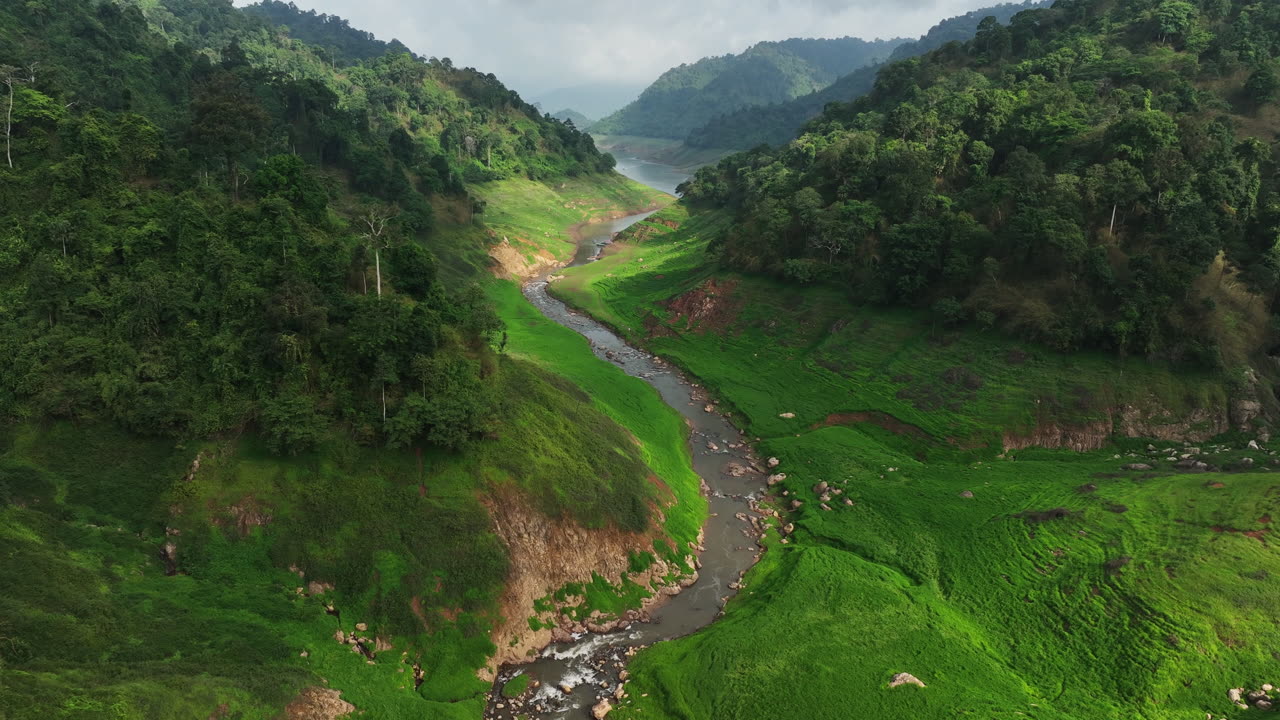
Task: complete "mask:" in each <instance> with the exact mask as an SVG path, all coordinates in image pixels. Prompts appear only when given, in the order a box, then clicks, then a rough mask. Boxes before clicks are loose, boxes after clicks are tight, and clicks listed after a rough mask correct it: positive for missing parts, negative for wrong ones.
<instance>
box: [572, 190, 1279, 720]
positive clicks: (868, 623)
mask: <svg viewBox="0 0 1280 720" xmlns="http://www.w3.org/2000/svg"><path fill="white" fill-rule="evenodd" d="M723 224H724V220H723V218H720V217H717V216H715V215H695V216H693V217H689V216H688V213H687V212H686V211H685V209H684V208H682V207H675V208H672V209H670V210H668V211H664V212H663V213H659V214H658V215H656V216H654V217H652V218H650V220H649V221H647V222H646V223H644V224H642V225H640V226H637V227H636V228H635V229H633V231H631V232H629V233H628V236H629V240H628V241H627V242H625V243H619V244H617V245H615V246H613V247H612V248H610V253H609V256H608V257H606V258H605V259H603V260H601V261H600V262H598V263H594V264H592V265H589V266H586V267H582V268H575V269H572V270H570V271H569V272H568V273H567V275H568V277H567V278H566V279H565V280H563V281H560V282H558V283H556V284H555V285H553V290H554V291H555V292H556V294H557V295H558V296H560V297H562V298H564V299H566V300H567V301H569V302H571V303H573V304H576V305H577V306H578V307H580V308H583V309H585V310H586V311H588V312H590V313H591V314H592V315H594V316H596V317H597V318H600V319H603V320H605V321H606V322H608V323H610V324H611V325H613V326H614V327H615V328H616V329H618V330H619V331H620V332H621V333H623V334H624V335H625V336H626V337H628V338H630V340H631V341H632V342H633V343H636V344H638V345H641V346H643V347H646V348H647V349H649V350H651V351H653V352H656V353H658V354H660V355H662V356H663V357H665V358H668V359H669V360H672V361H674V362H676V363H677V364H679V365H681V366H683V367H685V368H686V369H688V370H689V371H690V372H691V373H692V374H693V375H695V376H697V377H698V378H700V379H701V380H702V381H704V382H705V384H706V385H707V387H708V388H709V389H711V390H712V391H713V392H715V393H716V394H717V395H718V396H719V398H720V399H721V401H722V402H721V408H723V409H725V410H728V411H732V413H733V417H734V418H735V421H736V422H738V423H739V424H740V425H741V426H742V427H743V428H744V429H745V430H746V431H747V434H749V435H752V436H756V437H758V438H760V450H761V452H762V454H766V455H772V456H775V457H776V458H778V459H779V461H780V464H779V466H778V469H777V472H778V473H781V474H784V475H785V477H780V476H775V478H774V482H775V483H776V484H775V487H774V492H775V497H776V503H777V506H778V507H779V509H781V510H783V511H784V519H783V520H782V521H781V522H780V523H779V525H781V526H783V527H781V528H779V529H778V531H777V532H775V533H772V534H771V535H770V540H769V543H770V549H769V551H768V552H767V553H766V554H765V557H764V559H763V561H762V562H761V563H760V564H759V565H758V566H757V567H756V568H755V569H754V570H753V571H752V572H751V573H749V574H748V575H747V577H746V580H745V583H744V584H745V590H744V592H743V593H742V594H741V595H739V596H738V598H737V599H735V600H734V601H733V602H731V603H730V605H729V606H728V608H727V614H726V616H725V617H724V618H723V619H722V620H720V621H718V622H717V623H715V624H714V625H712V626H710V627H709V628H707V629H705V630H703V631H701V632H699V633H696V634H695V635H693V636H690V637H687V638H684V639H681V640H677V641H674V642H669V643H663V644H660V645H657V646H655V647H653V648H651V649H649V650H646V651H644V652H642V653H641V654H640V655H639V656H637V657H636V658H635V660H634V661H633V663H632V665H631V673H632V680H631V682H630V683H629V684H628V686H627V692H628V698H627V700H626V701H625V702H624V703H623V704H622V706H621V707H619V708H618V709H617V710H615V711H614V714H613V715H611V716H610V717H619V718H688V719H692V718H707V719H712V718H716V719H718V718H743V717H763V716H767V717H773V718H796V719H797V720H798V719H800V718H805V719H806V720H809V719H813V718H832V719H833V720H834V719H836V718H850V717H868V718H883V719H886V720H888V719H890V718H904V719H905V718H912V719H913V720H916V719H922V718H955V717H981V718H1016V717H1036V718H1046V719H1048V718H1064V719H1065V718H1119V717H1143V718H1170V719H1172V718H1187V717H1205V715H1206V713H1211V714H1212V715H1213V716H1214V717H1223V716H1224V715H1229V716H1230V717H1237V716H1240V715H1241V711H1240V710H1239V709H1237V708H1236V707H1235V706H1234V705H1233V703H1232V702H1231V701H1230V700H1229V699H1228V693H1227V691H1228V690H1229V689H1230V688H1245V689H1246V691H1248V690H1253V689H1257V688H1258V687H1260V686H1261V685H1262V684H1264V683H1275V682H1277V679H1278V678H1280V664H1278V663H1277V659H1276V656H1275V654H1274V652H1273V649H1274V648H1275V647H1276V643H1277V641H1280V630H1277V627H1276V625H1275V623H1274V615H1275V608H1276V603H1275V598H1276V597H1277V592H1280V575H1278V573H1280V553H1277V552H1276V550H1275V547H1274V544H1273V543H1272V538H1271V528H1272V518H1273V517H1280V496H1278V495H1277V492H1276V486H1277V483H1276V475H1275V474H1274V473H1272V472H1271V468H1274V467H1277V466H1280V460H1277V459H1276V458H1275V457H1274V453H1273V452H1269V451H1268V450H1267V447H1266V445H1265V444H1264V445H1263V446H1261V448H1259V449H1254V448H1252V447H1249V446H1247V440H1248V438H1247V437H1245V436H1243V435H1240V434H1239V433H1237V432H1234V431H1232V430H1231V428H1230V424H1229V423H1228V422H1227V421H1225V420H1224V419H1223V418H1221V417H1219V416H1218V415H1217V414H1215V412H1217V413H1219V414H1221V413H1225V408H1226V407H1227V406H1228V399H1227V398H1228V393H1227V390H1226V385H1227V383H1228V379H1227V378H1225V377H1218V376H1213V375H1188V374H1182V373H1177V372H1174V371H1172V370H1170V369H1167V368H1161V367H1157V366H1152V365H1147V364H1144V363H1141V362H1134V361H1126V362H1122V361H1119V360H1116V359H1115V358H1111V357H1106V356H1100V355H1099V356H1092V355H1074V356H1061V355H1057V354H1054V353H1052V352H1050V351H1048V350H1045V349H1043V348H1038V347H1033V346H1028V345H1025V344H1022V343H1017V342H1014V341H1011V340H1009V339H1007V338H1004V337H1001V336H999V335H997V334H995V333H977V332H972V331H944V330H940V329H938V328H934V327H932V326H930V325H929V324H928V323H927V322H925V321H922V320H921V318H919V317H917V316H915V315H912V314H910V313H904V312H881V311H877V310H870V309H865V308H857V307H853V306H850V305H848V304H847V303H846V302H845V301H844V300H843V299H842V298H841V297H839V296H838V295H836V294H834V293H832V292H830V291H825V290H804V289H797V288H794V287H784V286H781V285H778V284H775V283H772V282H769V281H765V280H761V279H758V278H750V277H743V276H738V275H733V274H729V273H723V272H720V271H718V270H716V267H715V264H714V261H713V257H709V256H708V255H707V245H708V241H709V240H711V239H712V238H714V237H715V234H716V233H717V232H719V231H720V229H721V228H722V226H723ZM1120 408H1130V411H1129V415H1126V416H1124V417H1122V413H1121V412H1120V411H1119V409H1120ZM1133 408H1140V409H1142V412H1135V411H1133V410H1132V409H1133ZM1215 409H1216V410H1215ZM1139 416H1141V417H1139ZM1113 429H1116V430H1125V431H1126V432H1132V433H1133V434H1139V435H1148V436H1151V437H1155V436H1164V437H1170V438H1171V437H1174V436H1175V435H1183V436H1189V437H1195V438H1198V439H1201V440H1205V442H1198V443H1196V445H1197V446H1198V447H1190V446H1188V445H1187V444H1185V443H1182V442H1172V441H1160V440H1151V441H1148V440H1146V439H1134V440H1121V441H1118V442H1119V444H1113V443H1112V442H1111V441H1109V440H1107V437H1108V436H1109V435H1110V433H1111V431H1112V430H1113ZM1210 436H1215V437H1214V438H1213V439H1212V440H1209V437H1210ZM1034 442H1042V443H1049V444H1056V445H1061V446H1066V447H1071V446H1078V447H1080V448H1081V449H1085V450H1087V452H1083V453H1079V452H1074V451H1072V450H1067V449H1059V450H1042V449H1018V448H1023V447H1026V446H1027V445H1029V444H1032V443H1034ZM1104 444H1105V447H1103V445H1104ZM1184 455H1185V456H1190V457H1189V459H1188V460H1187V461H1182V460H1181V458H1182V457H1183V456H1184ZM1180 462H1181V463H1182V464H1183V465H1190V466H1191V468H1190V470H1187V469H1183V468H1179V467H1178V463H1180ZM1195 462H1203V463H1204V464H1205V465H1207V466H1208V467H1207V468H1204V467H1195V466H1194V465H1193V463H1195ZM1126 466H1131V469H1126ZM1203 470H1207V471H1203ZM899 673H910V674H911V675H913V676H915V677H916V678H918V679H919V680H920V681H921V682H922V683H923V684H924V686H925V687H918V686H916V685H913V684H907V685H904V686H901V687H896V688H892V689H891V688H890V684H891V680H893V679H894V678H895V676H897V675H898V674H899ZM1251 712H1256V711H1251Z"/></svg>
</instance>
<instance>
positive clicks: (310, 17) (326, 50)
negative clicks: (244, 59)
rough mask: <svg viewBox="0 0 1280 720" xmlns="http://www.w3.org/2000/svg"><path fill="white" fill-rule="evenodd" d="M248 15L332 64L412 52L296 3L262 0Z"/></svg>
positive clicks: (249, 6) (247, 11) (393, 42)
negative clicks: (285, 32)
mask: <svg viewBox="0 0 1280 720" xmlns="http://www.w3.org/2000/svg"><path fill="white" fill-rule="evenodd" d="M244 12H245V13H247V14H249V15H252V16H257V17H260V18H262V19H263V20H265V21H266V22H267V23H268V24H270V25H274V26H276V27H282V28H286V29H287V30H288V31H289V36H290V37H293V38H296V39H298V40H301V41H303V42H305V43H307V44H308V45H311V46H312V47H313V48H315V50H314V52H317V53H318V54H320V55H321V56H322V57H324V56H328V57H329V59H330V61H331V64H335V65H336V64H341V65H349V64H351V63H352V62H355V61H358V60H371V59H373V58H376V57H380V56H382V55H385V54H387V53H388V52H392V53H402V52H409V48H407V47H405V46H404V44H403V43H401V42H400V41H399V40H392V41H390V42H383V41H381V40H379V39H378V38H376V37H374V35H373V33H371V32H368V31H366V30H360V29H358V28H353V27H351V25H350V23H348V22H347V21H346V19H345V18H341V17H338V16H337V15H326V14H325V13H317V12H316V11H315V10H305V11H304V10H301V9H300V8H299V7H298V6H297V5H296V4H294V3H292V2H288V3H283V2H279V0H260V2H257V3H254V4H253V5H248V6H246V7H245V8H244Z"/></svg>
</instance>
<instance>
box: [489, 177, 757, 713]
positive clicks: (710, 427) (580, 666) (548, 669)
mask: <svg viewBox="0 0 1280 720" xmlns="http://www.w3.org/2000/svg"><path fill="white" fill-rule="evenodd" d="M618 169H619V171H620V172H622V173H623V174H625V175H627V176H628V177H631V178H633V179H635V180H637V181H639V182H642V183H645V184H647V185H650V186H651V187H655V188H657V189H659V190H664V191H666V192H673V191H674V190H675V187H676V185H678V184H679V183H680V182H683V180H684V179H685V178H687V176H686V175H682V174H681V173H680V172H679V171H678V170H676V169H674V168H669V167H667V166H662V165H655V164H654V163H648V162H643V161H638V160H637V161H619V165H618ZM650 214H651V213H642V214H639V215H632V216H630V217H627V218H622V219H621V220H615V221H613V222H609V223H601V224H598V225H593V226H589V227H587V228H585V230H584V232H583V233H582V241H581V245H580V247H579V252H578V253H577V255H576V256H575V258H574V261H573V263H571V264H572V265H581V264H585V263H588V262H594V260H595V258H596V256H597V255H598V254H599V253H600V251H601V249H602V248H603V247H604V246H605V245H607V244H608V243H609V242H610V241H611V240H612V239H613V236H614V235H615V234H617V233H618V232H619V231H621V230H624V229H626V228H627V227H629V226H631V225H633V224H635V223H637V222H639V221H640V220H642V219H644V218H646V217H648V216H649V215H650ZM524 294H525V296H526V297H527V298H528V299H529V302H531V303H533V305H534V306H536V307H537V308H538V309H539V310H541V311H542V313H543V314H544V315H546V316H547V317H548V318H550V319H551V320H554V321H555V322H557V323H560V324H561V325H564V326H565V327H568V328H570V329H572V330H574V331H576V332H578V333H581V334H582V335H583V336H585V337H586V338H587V340H588V341H589V342H590V343H591V347H592V349H593V350H594V352H595V354H596V355H597V356H598V357H599V358H600V359H601V360H604V361H605V362H612V363H614V364H615V365H617V366H618V367H619V368H621V369H622V370H623V371H624V372H626V373H627V374H628V375H631V376H632V377H637V378H641V379H643V380H645V381H646V382H648V383H649V384H650V385H652V386H653V387H654V389H655V390H657V392H658V394H659V395H661V396H662V399H663V400H664V401H666V403H667V404H668V405H670V406H671V407H672V408H674V409H675V410H676V412H678V413H680V414H681V415H682V416H683V417H684V418H686V419H687V420H688V424H689V427H690V438H689V442H690V450H691V452H692V457H693V469H694V470H695V471H696V472H697V474H698V475H699V476H700V477H701V478H702V481H703V483H704V490H705V491H706V492H707V496H708V500H709V504H710V517H709V518H708V520H707V524H706V526H705V527H704V539H703V547H704V550H703V552H702V553H701V554H700V556H699V560H700V562H701V568H700V570H699V576H698V581H697V582H696V583H695V584H694V585H693V586H692V587H689V588H688V589H686V590H684V592H682V593H680V594H679V595H676V596H675V597H672V598H669V599H668V600H667V601H666V602H665V603H664V604H661V605H659V606H658V607H657V608H655V609H653V610H652V611H650V613H649V615H650V618H649V619H650V621H649V622H647V623H635V624H632V625H631V626H630V627H629V628H628V629H627V630H625V631H619V632H613V633H607V634H603V635H594V634H584V635H582V636H579V637H575V639H574V642H572V643H562V644H557V645H552V646H551V647H548V648H547V649H546V650H545V651H543V653H542V654H541V656H540V657H539V658H538V659H537V660H535V661H533V662H531V663H528V664H525V665H521V666H518V667H512V668H504V669H503V670H502V671H501V672H500V673H499V675H498V680H497V682H496V683H495V685H494V692H493V693H492V699H491V701H490V702H489V705H488V709H487V711H486V713H485V717H486V718H492V719H494V720H512V719H514V718H516V717H521V716H525V717H538V718H557V719H558V718H575V719H576V718H583V717H590V716H591V708H592V706H594V705H595V704H596V703H597V702H598V701H599V700H600V699H601V698H604V697H610V698H611V697H613V694H614V690H615V689H616V687H617V685H618V682H619V679H618V671H619V670H620V669H621V667H622V665H623V664H624V663H625V661H626V658H627V657H628V650H630V649H632V648H637V647H640V646H647V645H650V644H653V643H655V642H659V641H662V640H669V639H672V638H676V637H681V636H683V635H687V634H689V633H691V632H693V631H695V630H697V629H698V628H701V627H704V626H706V625H708V624H710V623H711V622H712V621H714V620H715V619H716V617H717V616H718V614H719V612H720V610H721V608H722V607H723V606H724V603H725V602H726V601H727V600H728V598H729V597H731V596H732V595H733V594H734V593H735V592H736V591H735V589H734V588H735V587H736V585H737V583H738V581H739V580H740V579H741V576H742V574H743V573H744V572H745V571H746V570H747V569H748V568H749V567H751V565H752V564H753V563H754V562H755V560H756V559H757V558H758V553H759V548H758V547H757V546H756V541H755V535H754V533H753V531H752V524H751V522H750V521H749V519H748V518H751V517H752V516H755V517H756V518H760V517H762V516H760V515H758V514H756V513H755V512H754V511H753V508H752V501H753V500H756V499H759V497H760V496H761V495H762V494H763V491H764V486H765V478H764V475H763V473H762V472H761V470H763V467H762V466H760V465H759V463H758V462H757V461H756V460H755V459H754V458H753V457H752V456H751V455H750V448H749V446H748V444H747V443H746V441H745V440H744V439H743V437H742V436H741V434H740V433H739V432H738V430H737V428H735V427H734V426H733V425H732V424H730V423H729V421H728V420H727V419H726V418H725V417H723V416H722V415H721V414H720V413H719V412H717V411H714V409H713V411H712V412H707V410H706V407H707V406H708V404H709V402H710V401H709V400H708V399H707V398H706V397H705V395H704V394H703V392H702V391H701V390H700V389H699V388H698V387H696V386H695V385H694V384H693V383H691V382H690V381H689V380H688V379H686V378H685V377H683V376H682V375H681V374H680V373H679V372H678V371H676V370H675V369H673V368H672V367H671V366H670V365H668V364H666V363H664V362H662V361H661V360H659V359H657V358H655V357H654V356H652V355H650V354H649V353H646V352H644V351H642V350H638V349H636V348H633V347H631V346H630V345H628V344H626V343H625V342H623V341H622V339H621V338H619V337H618V336H617V335H615V334H614V333H613V332H612V331H611V330H609V329H608V328H606V327H605V326H603V325H601V324H600V323H598V322H596V321H595V320H593V319H591V318H590V317H587V316H585V315H583V314H581V313H579V312H577V311H574V310H571V309H569V308H568V307H567V306H565V304H564V303H562V302H560V301H559V300H556V299H555V298H553V297H551V295H550V294H548V292H547V276H543V277H540V278H538V279H536V280H533V281H531V282H529V283H528V284H526V285H525V288H524ZM753 465H754V467H753ZM734 466H737V467H734ZM740 468H747V469H748V472H746V473H745V474H743V473H742V472H741V470H740ZM731 470H733V471H734V472H731ZM735 474H738V475H740V476H739V477H735V476H734V475H735ZM731 585H732V586H733V587H731ZM519 674H528V675H529V676H530V677H531V679H532V680H535V681H537V682H538V687H537V688H536V689H534V690H533V691H532V692H531V693H529V695H528V696H527V697H526V698H524V699H523V700H521V701H518V702H512V701H510V700H507V699H505V698H503V697H502V696H501V694H500V693H499V692H498V690H499V689H500V688H501V687H502V685H503V684H504V683H505V681H507V680H508V679H510V678H512V677H514V676H515V675H519ZM602 684H603V685H602ZM562 686H571V687H572V688H573V689H572V691H571V692H569V693H566V692H564V691H563V690H562V689H561V688H562Z"/></svg>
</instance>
